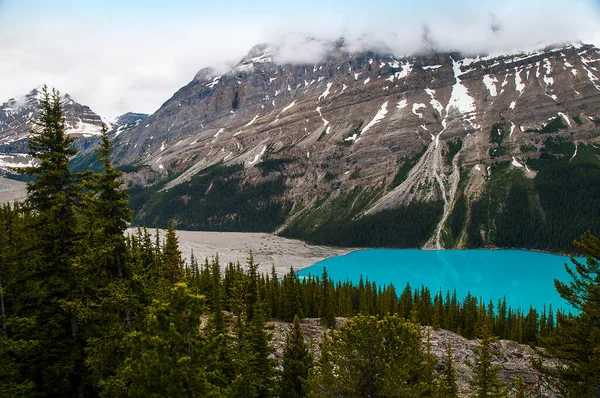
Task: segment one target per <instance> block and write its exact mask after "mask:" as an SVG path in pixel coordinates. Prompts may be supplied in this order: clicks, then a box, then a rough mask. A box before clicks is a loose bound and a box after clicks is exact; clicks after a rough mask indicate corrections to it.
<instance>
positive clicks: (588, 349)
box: [538, 232, 600, 398]
mask: <svg viewBox="0 0 600 398" xmlns="http://www.w3.org/2000/svg"><path fill="white" fill-rule="evenodd" d="M574 244H575V246H576V247H577V248H578V249H579V250H580V251H581V253H583V254H584V256H585V262H581V261H579V260H577V259H576V258H574V257H571V262H572V263H573V266H574V268H571V267H569V266H568V265H566V264H565V268H566V270H567V272H568V273H569V275H570V276H571V278H572V281H571V282H569V283H568V284H567V283H563V282H561V281H559V280H555V281H554V284H555V286H556V290H557V291H558V293H559V294H560V296H561V297H562V298H563V299H564V300H565V301H566V302H567V303H568V304H569V305H570V306H571V307H573V308H575V309H576V310H577V311H578V314H577V315H575V316H572V317H569V316H567V315H565V314H564V313H562V312H559V313H558V315H557V324H558V327H557V328H556V330H555V333H556V334H555V335H551V336H549V337H547V338H541V343H542V344H543V345H544V346H545V348H546V350H547V353H548V354H549V355H550V356H551V357H554V358H558V359H560V360H561V363H562V365H561V366H560V367H558V368H552V367H544V366H542V365H541V364H540V363H538V367H540V368H541V369H542V371H543V372H544V373H545V374H546V376H550V377H548V381H549V382H550V383H551V384H553V385H554V386H555V387H556V388H557V389H558V390H559V391H560V392H561V393H562V394H563V395H564V396H566V397H586V398H587V397H590V398H592V397H593V398H597V397H599V396H600V376H599V375H600V263H599V260H600V240H599V239H598V238H597V237H596V236H593V235H592V234H591V233H590V232H587V233H585V234H584V235H583V236H582V237H581V238H580V239H579V240H578V241H575V242H574ZM550 322H551V323H552V324H553V323H554V320H553V319H552V320H551V321H550Z"/></svg>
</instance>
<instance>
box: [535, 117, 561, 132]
mask: <svg viewBox="0 0 600 398" xmlns="http://www.w3.org/2000/svg"><path fill="white" fill-rule="evenodd" d="M567 127H568V126H567V125H566V124H565V122H564V120H563V118H562V117H560V116H558V117H555V118H554V119H552V120H551V121H550V122H549V123H548V124H546V125H544V127H542V130H541V131H540V132H541V133H545V134H552V133H557V132H558V131H560V130H564V129H566V128H567Z"/></svg>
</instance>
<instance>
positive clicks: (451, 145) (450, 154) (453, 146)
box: [446, 138, 463, 165]
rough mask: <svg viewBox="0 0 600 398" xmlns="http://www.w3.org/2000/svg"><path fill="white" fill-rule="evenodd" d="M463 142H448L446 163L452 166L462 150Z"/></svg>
mask: <svg viewBox="0 0 600 398" xmlns="http://www.w3.org/2000/svg"><path fill="white" fill-rule="evenodd" d="M462 146H463V140H461V139H460V138H456V139H455V140H452V141H449V142H448V151H447V152H446V163H447V164H449V165H452V159H454V156H456V154H457V153H458V152H459V151H460V150H461V149H462Z"/></svg>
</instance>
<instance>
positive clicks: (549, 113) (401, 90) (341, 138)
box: [115, 45, 600, 247]
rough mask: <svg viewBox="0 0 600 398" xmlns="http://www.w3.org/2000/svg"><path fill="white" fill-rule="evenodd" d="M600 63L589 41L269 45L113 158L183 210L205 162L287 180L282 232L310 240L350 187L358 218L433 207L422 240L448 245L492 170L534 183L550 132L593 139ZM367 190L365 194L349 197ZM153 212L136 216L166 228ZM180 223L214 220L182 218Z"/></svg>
mask: <svg viewBox="0 0 600 398" xmlns="http://www.w3.org/2000/svg"><path fill="white" fill-rule="evenodd" d="M273 51H275V50H273ZM598 67H600V51H599V50H598V49H597V48H595V47H593V46H587V45H570V46H559V47H555V48H546V49H543V50H539V51H534V52H527V53H515V54H502V55H498V56H486V57H475V58H472V57H471V58H469V57H464V56H461V55H459V54H435V53H432V54H430V55H424V56H415V57H408V58H397V57H394V56H392V55H388V54H377V53H359V54H350V53H346V52H344V51H343V48H341V47H338V48H334V49H332V51H331V53H330V54H329V56H328V57H327V58H326V59H325V60H324V61H323V62H321V63H318V64H315V65H290V64H283V65H282V64H278V63H277V54H276V53H274V54H273V53H272V52H271V50H270V48H269V46H266V45H262V46H257V47H255V48H254V49H253V50H252V51H251V52H250V53H249V55H248V56H247V57H245V58H244V59H243V60H242V61H241V62H240V63H239V64H238V65H237V66H236V67H235V68H233V69H232V70H231V71H229V72H228V73H226V74H223V75H214V74H213V73H212V71H211V70H210V69H204V70H201V71H200V72H199V73H198V74H197V75H196V77H195V78H194V80H192V81H191V82H190V83H189V84H188V85H187V86H185V87H183V88H181V89H180V90H179V91H178V92H177V93H175V94H174V95H173V97H172V98H171V99H169V100H168V101H167V102H165V103H164V104H163V106H162V107H161V108H160V109H159V110H158V111H157V112H156V113H155V114H153V115H151V116H150V117H149V118H148V119H146V120H145V121H144V122H143V123H141V124H140V125H139V126H137V127H135V128H133V129H131V130H129V131H128V132H127V133H123V134H121V135H120V136H119V137H118V138H117V139H116V141H115V159H116V161H117V162H118V163H120V164H132V163H134V164H136V165H137V166H144V168H145V169H146V171H145V174H144V175H146V176H150V177H149V178H151V180H152V181H154V180H156V179H158V180H161V181H163V185H160V187H158V186H157V189H158V188H160V189H162V192H168V191H169V190H172V189H175V190H176V192H173V193H172V195H176V194H177V195H179V193H180V192H181V195H180V197H179V202H177V200H175V199H173V198H172V197H171V198H170V200H171V199H172V200H171V202H170V203H171V204H172V205H174V206H181V209H184V208H185V206H186V203H189V200H190V198H192V199H193V196H194V195H195V196H198V195H197V194H193V195H192V194H189V192H188V193H185V192H183V191H182V188H181V186H182V185H183V186H185V184H191V185H194V184H195V182H194V181H196V180H194V178H196V179H198V178H201V177H199V176H203V175H205V171H206V169H207V168H208V167H209V166H213V167H214V166H215V165H222V166H219V167H224V166H232V165H242V166H243V170H241V171H240V170H237V171H236V173H237V174H236V178H237V179H238V180H239V182H240V184H241V185H240V186H242V185H243V184H249V185H252V186H258V185H261V184H264V183H268V182H273V181H280V182H281V185H282V187H283V192H280V193H277V195H278V196H277V200H278V201H279V203H280V205H281V206H282V208H283V215H282V216H281V217H280V219H278V220H279V221H281V222H280V223H279V226H280V228H279V230H281V229H285V228H288V229H289V227H290V226H292V227H294V228H295V230H298V228H297V227H298V226H300V227H301V228H300V229H302V231H304V232H302V233H303V234H306V233H307V232H306V231H307V230H309V229H310V228H308V227H307V225H306V224H307V223H310V224H311V225H312V226H314V225H316V224H320V223H323V220H322V217H320V216H319V217H316V219H317V220H316V222H314V221H315V220H310V221H307V220H306V217H308V216H309V215H310V214H315V213H318V211H319V209H320V208H323V204H325V207H327V205H328V204H329V205H331V204H332V203H333V201H334V200H335V199H336V198H338V199H339V198H346V197H348V195H350V196H351V198H352V200H350V205H351V206H352V208H353V209H354V210H353V213H352V214H351V216H350V218H351V219H358V218H361V217H364V216H376V215H377V214H378V213H380V212H382V211H386V210H391V209H397V208H401V207H406V206H410V205H411V204H413V203H435V204H436V206H437V207H436V209H438V210H436V211H437V213H436V214H437V215H436V220H437V221H436V225H435V228H433V231H430V233H428V239H427V242H426V245H427V246H430V247H442V246H444V245H445V246H448V244H445V243H444V234H445V232H444V230H445V228H444V225H445V224H446V222H447V221H448V218H449V217H450V215H451V213H452V210H453V209H454V207H455V203H456V201H457V198H458V197H460V196H461V195H462V196H464V197H465V198H467V202H468V203H472V202H474V201H476V200H477V199H478V198H479V197H480V195H481V193H482V192H483V191H484V190H485V188H486V186H487V185H489V184H488V182H489V180H490V174H491V172H492V169H493V167H494V166H495V165H498V164H506V165H508V166H509V168H511V169H514V170H521V171H522V173H523V174H524V175H525V176H526V177H528V178H535V176H536V171H537V170H535V169H534V168H533V167H530V166H529V165H528V164H527V162H528V159H537V158H539V157H540V156H541V155H542V154H543V152H544V148H545V147H547V146H548V145H547V143H548V142H549V141H548V140H555V141H556V140H558V142H560V143H563V144H564V143H578V144H591V143H593V142H595V141H594V140H595V139H596V138H597V136H598V124H600V122H599V120H600V116H599V113H600V112H599V108H600V101H599V99H600V73H599V72H598ZM590 148H591V147H590ZM572 149H573V152H574V149H575V145H573V148H572ZM594 156H596V155H594ZM507 162H508V163H507ZM148 168H149V169H151V171H150V170H148ZM138 177H139V175H137V177H136V178H138ZM210 178H212V177H210ZM177 187H179V188H177ZM358 191H360V192H362V193H363V194H362V196H361V197H360V199H357V198H356V197H353V196H352V195H351V194H350V193H352V192H355V193H356V192H358ZM186 197H187V199H186ZM204 199H206V198H204ZM353 201H354V202H353ZM192 202H193V200H192ZM346 202H347V201H346ZM178 203H179V204H178ZM336 206H337V207H339V204H338V205H336ZM150 207H151V206H146V207H145V209H144V210H143V211H142V212H141V213H140V215H141V218H140V219H143V220H144V222H148V223H150V224H152V223H159V224H160V223H162V221H164V220H162V218H161V217H158V216H156V214H155V211H154V213H153V210H152V209H150ZM226 213H227V211H226ZM467 213H469V212H467ZM226 216H227V217H229V218H230V219H235V218H236V217H237V216H238V214H236V212H235V211H229V212H228V213H227V214H225V215H223V218H227V217H226ZM346 216H348V215H346ZM170 218H174V219H175V221H176V222H177V223H179V224H180V225H181V226H182V227H185V228H191V229H205V228H206V226H205V225H204V224H203V223H202V222H195V223H189V222H186V220H184V219H183V218H184V217H180V216H179V215H178V213H177V212H173V213H172V214H170ZM309 218H310V217H309ZM242 223H243V221H242ZM217 224H219V222H216V224H214V225H213V226H215V225H217ZM215 228H217V227H216V226H215ZM294 228H292V229H294ZM302 233H301V234H300V236H302ZM296 235H298V234H296ZM483 237H484V238H485V234H484V235H483ZM463 240H464V239H463ZM459 241H460V239H459V238H458V237H457V239H456V242H454V243H451V244H450V246H452V245H458V244H459Z"/></svg>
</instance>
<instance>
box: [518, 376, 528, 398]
mask: <svg viewBox="0 0 600 398" xmlns="http://www.w3.org/2000/svg"><path fill="white" fill-rule="evenodd" d="M514 387H515V394H514V398H527V393H528V392H529V388H527V384H525V381H524V380H523V377H522V376H519V377H517V378H516V380H515V385H514Z"/></svg>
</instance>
